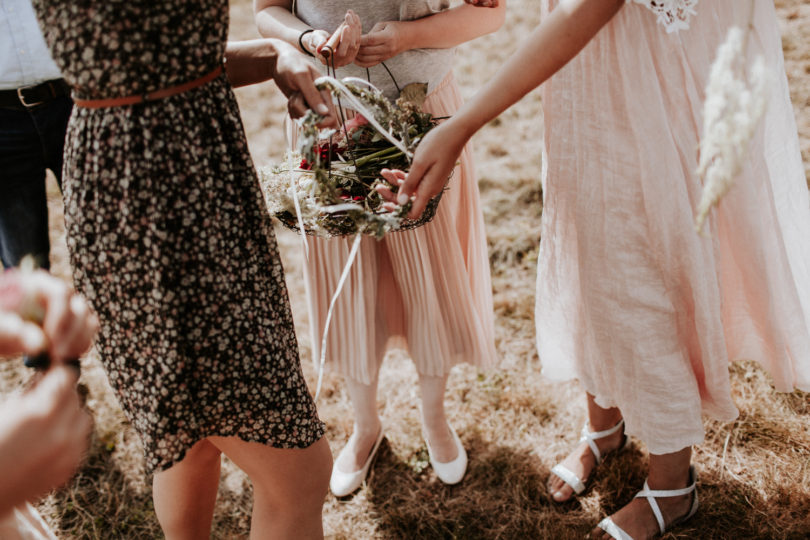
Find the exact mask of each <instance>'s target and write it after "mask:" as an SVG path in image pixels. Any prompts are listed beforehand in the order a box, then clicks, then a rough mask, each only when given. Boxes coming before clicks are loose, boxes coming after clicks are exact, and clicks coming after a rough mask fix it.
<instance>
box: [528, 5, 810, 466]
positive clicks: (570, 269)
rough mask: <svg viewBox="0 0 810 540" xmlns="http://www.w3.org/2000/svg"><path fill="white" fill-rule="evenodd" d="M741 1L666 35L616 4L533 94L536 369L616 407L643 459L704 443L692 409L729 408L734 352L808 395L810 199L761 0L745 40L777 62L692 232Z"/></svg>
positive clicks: (637, 10)
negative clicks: (538, 197)
mask: <svg viewBox="0 0 810 540" xmlns="http://www.w3.org/2000/svg"><path fill="white" fill-rule="evenodd" d="M546 4H547V6H546V8H548V4H556V2H555V1H553V0H547V2H546ZM749 6H750V4H749V3H748V2H740V1H739V0H712V1H711V2H709V1H706V2H700V4H699V5H698V8H697V9H698V14H697V16H694V17H692V18H691V20H690V29H689V30H682V31H680V32H678V33H673V34H667V33H666V32H665V31H664V30H663V29H662V28H661V27H660V26H659V25H657V24H656V17H655V15H654V14H652V13H651V12H650V11H649V10H647V9H646V8H645V7H643V6H641V5H638V4H627V5H626V6H625V7H624V8H622V10H621V11H620V12H619V14H618V15H617V16H616V17H615V18H614V19H613V20H612V21H611V22H610V23H609V24H608V25H607V26H606V27H605V28H603V30H602V31H601V32H600V33H599V35H598V36H597V37H596V38H595V39H594V40H593V41H592V42H591V43H589V44H588V46H587V47H586V48H585V49H584V51H583V52H582V53H581V54H580V55H579V56H578V57H577V58H576V59H575V60H574V61H572V62H571V63H570V64H569V65H568V66H566V67H565V68H564V69H563V70H562V71H561V72H560V73H558V74H557V75H556V76H555V77H553V78H552V80H550V81H549V82H548V83H546V85H545V87H544V90H543V108H544V113H545V155H546V158H547V159H546V160H545V169H546V172H545V175H544V178H543V182H544V184H543V185H544V196H545V204H544V213H543V218H542V236H541V238H542V240H541V244H540V255H539V261H538V276H537V306H536V324H537V338H538V348H539V353H540V358H541V361H542V364H543V372H544V374H546V375H547V376H549V377H550V378H552V379H570V378H577V379H579V380H580V381H581V382H582V384H583V385H584V387H585V388H586V389H587V391H588V392H590V393H591V394H593V395H595V396H596V400H597V403H598V404H599V405H601V406H602V407H610V406H618V407H619V408H620V409H621V411H622V413H623V414H624V418H625V421H626V425H627V431H628V433H630V434H631V435H635V436H637V437H639V438H640V439H641V440H643V441H644V442H645V443H646V445H647V446H648V448H649V450H650V452H652V453H655V454H663V453H669V452H674V451H677V450H680V449H682V448H684V447H686V446H689V445H693V444H696V443H699V442H701V441H702V440H703V425H702V420H701V414H702V413H704V412H705V413H708V414H710V415H711V416H713V417H715V418H718V419H721V420H732V419H733V418H735V417H736V415H737V409H736V408H735V405H734V402H733V401H732V398H731V394H730V383H729V371H728V364H729V361H730V360H733V359H754V360H757V361H759V362H760V363H761V364H762V366H763V367H764V368H765V369H766V370H767V371H768V372H769V373H770V375H771V376H772V378H773V383H774V386H775V387H776V389H778V390H780V391H791V390H793V389H794V388H800V389H803V390H810V200H808V190H807V185H806V182H805V176H804V171H803V167H802V161H801V155H800V152H799V144H798V137H797V133H796V124H795V120H794V117H793V110H792V107H791V104H790V98H789V94H788V89H787V80H786V77H785V73H784V66H783V57H782V49H781V39H780V34H779V28H778V26H777V21H776V16H775V13H774V6H773V3H772V2H769V1H758V2H756V13H755V14H754V18H753V20H754V34H753V36H752V40H751V42H750V45H749V54H750V55H751V56H753V55H757V54H764V55H765V58H766V60H767V63H768V65H769V66H771V68H772V69H773V70H774V77H773V83H772V86H771V89H770V98H769V104H768V109H767V112H766V113H765V114H766V115H765V118H764V120H763V121H762V123H761V125H760V126H759V130H758V131H757V134H756V136H755V139H754V140H753V141H752V143H751V147H750V152H749V156H748V161H747V162H746V164H745V166H744V168H743V172H742V174H741V175H740V176H739V178H738V179H737V184H736V186H735V187H734V188H732V190H731V192H729V194H728V195H727V196H726V198H725V199H724V200H723V201H722V202H721V203H720V206H719V208H718V209H716V210H715V211H714V212H713V215H712V217H711V220H710V223H709V227H708V230H707V233H708V234H707V235H706V236H700V235H698V234H697V233H696V232H695V230H694V219H695V209H696V207H697V203H698V201H699V199H700V195H701V179H700V178H699V177H698V176H697V175H696V173H695V171H696V170H697V165H698V143H699V136H700V132H701V129H702V122H703V120H702V107H703V101H704V98H705V91H704V89H705V88H706V83H707V79H708V74H709V68H710V65H711V62H712V60H713V59H714V58H715V55H716V50H717V47H718V45H719V44H720V43H721V42H722V41H723V40H724V39H725V37H726V33H727V31H728V28H729V26H730V25H732V24H734V25H739V26H741V27H743V28H744V27H745V26H746V24H747V21H748V14H749Z"/></svg>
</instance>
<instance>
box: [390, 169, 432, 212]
mask: <svg viewBox="0 0 810 540" xmlns="http://www.w3.org/2000/svg"><path fill="white" fill-rule="evenodd" d="M428 170H429V169H428V166H427V165H425V162H424V161H422V160H414V162H413V163H412V164H411V169H410V170H409V171H408V174H406V175H405V181H404V182H402V184H401V185H400V186H399V196H398V197H397V204H399V205H403V204H405V203H407V202H408V201H409V200H411V196H412V195H413V194H414V193H416V190H417V189H419V184H420V183H421V182H422V179H423V178H424V176H425V174H426V173H427V172H428Z"/></svg>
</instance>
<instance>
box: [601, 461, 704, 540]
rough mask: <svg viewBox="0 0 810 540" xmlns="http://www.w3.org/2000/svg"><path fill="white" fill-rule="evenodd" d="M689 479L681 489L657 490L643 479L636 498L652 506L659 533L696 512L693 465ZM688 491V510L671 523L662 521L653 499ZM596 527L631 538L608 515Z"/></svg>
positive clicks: (620, 537) (625, 539)
mask: <svg viewBox="0 0 810 540" xmlns="http://www.w3.org/2000/svg"><path fill="white" fill-rule="evenodd" d="M689 480H691V483H690V484H689V485H688V486H686V487H685V488H682V489H658V490H652V489H650V486H649V485H648V484H647V481H646V480H645V481H644V489H642V490H641V491H639V492H638V493H637V494H636V498H639V497H643V498H645V499H647V502H648V503H649V504H650V508H652V511H653V514H655V519H656V520H657V521H658V530H659V531H661V534H664V533H665V532H666V531H667V529H671V528H672V527H675V526H676V525H680V524H681V523H683V522H684V521H686V520H687V519H689V518H691V517H692V516H694V515H695V512H697V509H698V495H697V491H696V487H697V473H696V472H695V468H694V467H693V466H690V467H689ZM689 493H693V495H692V506H691V507H690V508H689V512H687V513H686V515H684V516H682V517H679V518H677V519H675V520H673V521H672V523H670V524H668V525H667V524H666V523H664V515H663V514H662V513H661V509H660V508H659V507H658V503H657V502H656V500H655V499H656V498H662V497H680V496H681V495H687V494H689ZM597 527H599V528H600V529H602V530H603V531H605V532H606V533H608V534H609V535H610V536H612V537H613V538H615V539H616V540H633V537H632V536H630V535H629V534H627V533H626V532H625V531H624V530H623V529H622V528H621V527H619V526H618V525H616V524H615V523H613V520H612V519H610V516H608V517H606V518H605V519H603V520H602V521H600V522H599V524H598V525H597Z"/></svg>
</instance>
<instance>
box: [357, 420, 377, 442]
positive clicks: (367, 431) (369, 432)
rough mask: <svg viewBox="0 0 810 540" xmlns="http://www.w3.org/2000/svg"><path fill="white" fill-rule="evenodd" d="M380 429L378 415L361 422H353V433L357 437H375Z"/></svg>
mask: <svg viewBox="0 0 810 540" xmlns="http://www.w3.org/2000/svg"><path fill="white" fill-rule="evenodd" d="M380 429H382V422H381V421H380V418H379V417H375V418H374V419H373V420H369V421H367V422H363V423H362V424H359V423H357V422H355V424H354V430H353V434H354V436H355V438H357V439H369V438H376V437H377V434H378V433H379V432H380Z"/></svg>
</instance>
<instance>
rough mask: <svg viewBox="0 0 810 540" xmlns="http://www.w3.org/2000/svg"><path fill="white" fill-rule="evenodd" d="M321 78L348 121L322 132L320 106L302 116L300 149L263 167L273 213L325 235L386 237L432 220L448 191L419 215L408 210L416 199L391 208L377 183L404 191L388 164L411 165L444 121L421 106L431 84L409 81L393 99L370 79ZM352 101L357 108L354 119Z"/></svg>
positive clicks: (300, 227)
mask: <svg viewBox="0 0 810 540" xmlns="http://www.w3.org/2000/svg"><path fill="white" fill-rule="evenodd" d="M316 84H317V86H318V87H319V88H320V89H324V88H325V89H328V90H329V91H330V92H331V93H332V95H333V96H335V99H336V100H337V102H338V106H339V111H340V115H341V124H342V125H341V127H340V128H339V129H338V130H328V131H322V130H320V129H319V128H318V127H317V125H316V124H317V123H318V121H319V120H320V118H321V117H320V116H318V115H317V114H316V113H314V112H312V111H309V112H308V113H307V114H306V115H305V116H304V117H302V118H301V119H299V120H297V121H296V122H297V123H298V126H299V137H298V148H297V149H296V150H295V151H289V152H287V155H286V156H285V159H284V161H283V162H281V163H276V164H274V165H271V166H269V167H265V168H263V169H261V170H260V171H259V173H260V179H261V182H262V186H263V189H264V193H265V198H266V201H267V205H268V210H269V211H270V213H271V214H272V215H274V216H275V217H276V218H277V219H278V220H279V221H280V222H281V223H282V224H283V225H284V226H286V227H288V228H290V229H293V230H297V231H303V232H305V233H306V234H309V235H317V236H323V237H335V236H354V235H357V234H362V235H371V236H375V237H377V238H381V237H382V236H384V235H385V234H386V233H388V232H391V231H399V230H405V229H412V228H414V227H419V226H421V225H424V224H425V223H427V222H429V221H430V220H432V219H433V217H434V216H435V214H436V209H437V208H438V205H439V200H440V199H441V194H439V195H438V196H436V197H435V198H434V199H432V200H431V201H430V202H429V204H428V205H427V209H426V210H425V212H424V213H423V214H422V216H421V217H419V218H418V219H415V220H412V219H408V218H407V217H406V215H407V213H408V212H409V210H410V207H411V204H410V203H406V204H405V205H402V206H400V207H397V209H396V210H394V211H388V210H386V209H384V208H383V204H384V202H385V201H384V200H383V199H382V197H381V196H380V195H379V194H378V193H377V191H376V189H375V188H376V186H377V185H378V184H384V185H387V186H388V187H389V188H391V189H392V190H393V191H396V190H397V188H398V186H392V185H390V184H389V183H388V182H387V181H386V180H385V179H383V178H382V175H381V174H380V171H381V170H382V169H384V168H389V169H400V170H403V171H407V170H408V168H409V167H410V163H411V159H412V156H413V151H414V149H415V148H416V146H417V145H418V144H419V142H420V141H421V140H422V138H423V137H424V135H425V134H426V133H428V132H429V131H430V130H431V129H432V128H433V127H434V126H436V125H437V123H438V122H437V119H436V118H434V117H433V116H432V115H431V114H429V113H426V112H424V111H422V110H421V105H422V102H423V101H424V97H425V94H426V87H425V85H409V86H406V87H405V88H403V90H402V92H401V95H400V97H399V99H397V101H396V103H391V102H390V101H389V100H388V99H387V98H386V97H385V96H384V95H383V94H382V92H380V90H378V89H377V88H376V87H374V86H373V85H371V84H370V83H368V82H367V81H365V80H363V79H358V78H345V79H343V80H337V79H335V78H333V77H321V78H319V79H318V80H317V81H316ZM344 100H345V102H346V106H345V108H346V109H349V110H351V111H352V113H353V114H352V115H351V118H348V119H347V116H350V115H349V114H348V113H347V112H345V111H344V104H343V101H344Z"/></svg>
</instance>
